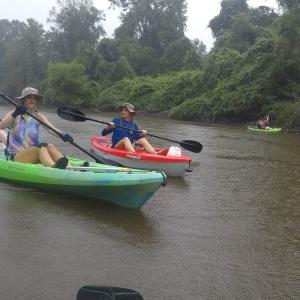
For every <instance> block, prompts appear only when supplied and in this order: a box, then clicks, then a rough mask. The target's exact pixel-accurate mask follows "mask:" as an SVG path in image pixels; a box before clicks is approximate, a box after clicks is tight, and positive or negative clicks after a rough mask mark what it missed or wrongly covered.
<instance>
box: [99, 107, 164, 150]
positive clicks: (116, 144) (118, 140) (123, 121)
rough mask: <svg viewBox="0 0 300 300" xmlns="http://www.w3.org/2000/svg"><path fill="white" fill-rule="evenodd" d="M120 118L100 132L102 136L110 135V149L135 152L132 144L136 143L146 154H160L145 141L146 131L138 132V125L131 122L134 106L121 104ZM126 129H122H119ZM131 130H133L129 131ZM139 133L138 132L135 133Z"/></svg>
mask: <svg viewBox="0 0 300 300" xmlns="http://www.w3.org/2000/svg"><path fill="white" fill-rule="evenodd" d="M119 110H120V114H121V117H120V118H114V119H113V120H112V122H109V123H108V125H107V127H106V128H104V129H103V130H102V135H103V136H105V135H108V134H110V133H112V134H113V135H112V147H113V148H116V149H120V150H127V151H130V152H135V150H134V144H135V143H137V144H139V145H140V146H142V147H143V148H144V149H145V151H146V152H148V153H151V154H161V153H160V152H161V151H160V152H156V151H155V149H154V148H153V147H152V145H151V144H150V143H149V142H148V140H147V139H146V135H147V130H144V129H142V130H140V129H139V128H138V125H137V124H136V123H135V122H133V116H135V115H136V113H135V111H134V106H133V105H132V104H130V103H123V104H122V105H120V106H119ZM115 125H117V126H121V127H126V128H128V129H123V128H119V127H115ZM130 129H133V130H130ZM136 131H139V132H140V133H139V132H136Z"/></svg>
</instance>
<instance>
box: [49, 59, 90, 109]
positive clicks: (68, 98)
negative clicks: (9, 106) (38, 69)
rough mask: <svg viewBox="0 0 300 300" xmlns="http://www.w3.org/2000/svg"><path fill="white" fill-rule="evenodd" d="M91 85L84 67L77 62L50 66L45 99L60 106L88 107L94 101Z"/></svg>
mask: <svg viewBox="0 0 300 300" xmlns="http://www.w3.org/2000/svg"><path fill="white" fill-rule="evenodd" d="M94 89H96V88H95V87H93V83H92V82H91V81H89V79H88V76H87V75H86V73H85V67H84V66H83V65H81V64H79V63H77V62H75V61H74V62H71V63H69V64H66V63H59V64H52V65H49V67H48V79H47V90H46V93H45V98H46V99H47V100H48V101H49V102H51V103H57V104H62V105H89V104H90V103H92V102H93V100H94Z"/></svg>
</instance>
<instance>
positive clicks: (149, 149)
mask: <svg viewBox="0 0 300 300" xmlns="http://www.w3.org/2000/svg"><path fill="white" fill-rule="evenodd" d="M137 143H139V144H140V145H141V146H142V147H144V149H145V151H146V152H148V153H150V154H157V152H156V151H155V149H154V148H153V147H152V145H151V144H150V143H149V142H148V140H147V139H146V138H140V139H139V140H138V141H137Z"/></svg>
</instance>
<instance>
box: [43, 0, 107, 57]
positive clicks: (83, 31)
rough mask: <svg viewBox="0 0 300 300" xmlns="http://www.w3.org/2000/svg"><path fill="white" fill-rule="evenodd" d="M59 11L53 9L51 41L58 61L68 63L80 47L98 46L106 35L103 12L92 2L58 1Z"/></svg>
mask: <svg viewBox="0 0 300 300" xmlns="http://www.w3.org/2000/svg"><path fill="white" fill-rule="evenodd" d="M57 3H58V6H59V8H60V9H59V11H57V10H56V8H55V7H54V8H52V10H51V12H50V17H49V21H50V22H52V23H53V24H54V26H53V27H51V32H50V34H51V39H52V43H53V44H54V50H55V51H56V55H55V56H54V57H58V59H60V60H62V61H64V62H68V61H70V60H72V59H73V58H74V57H75V53H76V51H77V49H78V47H79V45H80V44H81V43H82V42H84V43H86V44H92V45H96V43H97V41H98V39H99V37H100V36H102V35H104V34H105V31H104V29H103V27H102V25H101V22H102V21H103V20H104V17H103V12H102V11H100V10H98V9H97V8H95V7H94V6H93V2H92V1H91V0H58V1H57Z"/></svg>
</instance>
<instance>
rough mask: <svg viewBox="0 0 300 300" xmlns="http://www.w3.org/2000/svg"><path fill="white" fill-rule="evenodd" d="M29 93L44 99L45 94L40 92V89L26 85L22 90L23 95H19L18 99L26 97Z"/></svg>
mask: <svg viewBox="0 0 300 300" xmlns="http://www.w3.org/2000/svg"><path fill="white" fill-rule="evenodd" d="M29 95H35V96H36V97H37V99H42V98H43V96H42V95H40V94H39V91H38V90H37V89H35V88H33V87H26V88H25V89H23V90H22V92H21V96H19V97H17V99H24V98H26V97H27V96H29Z"/></svg>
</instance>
